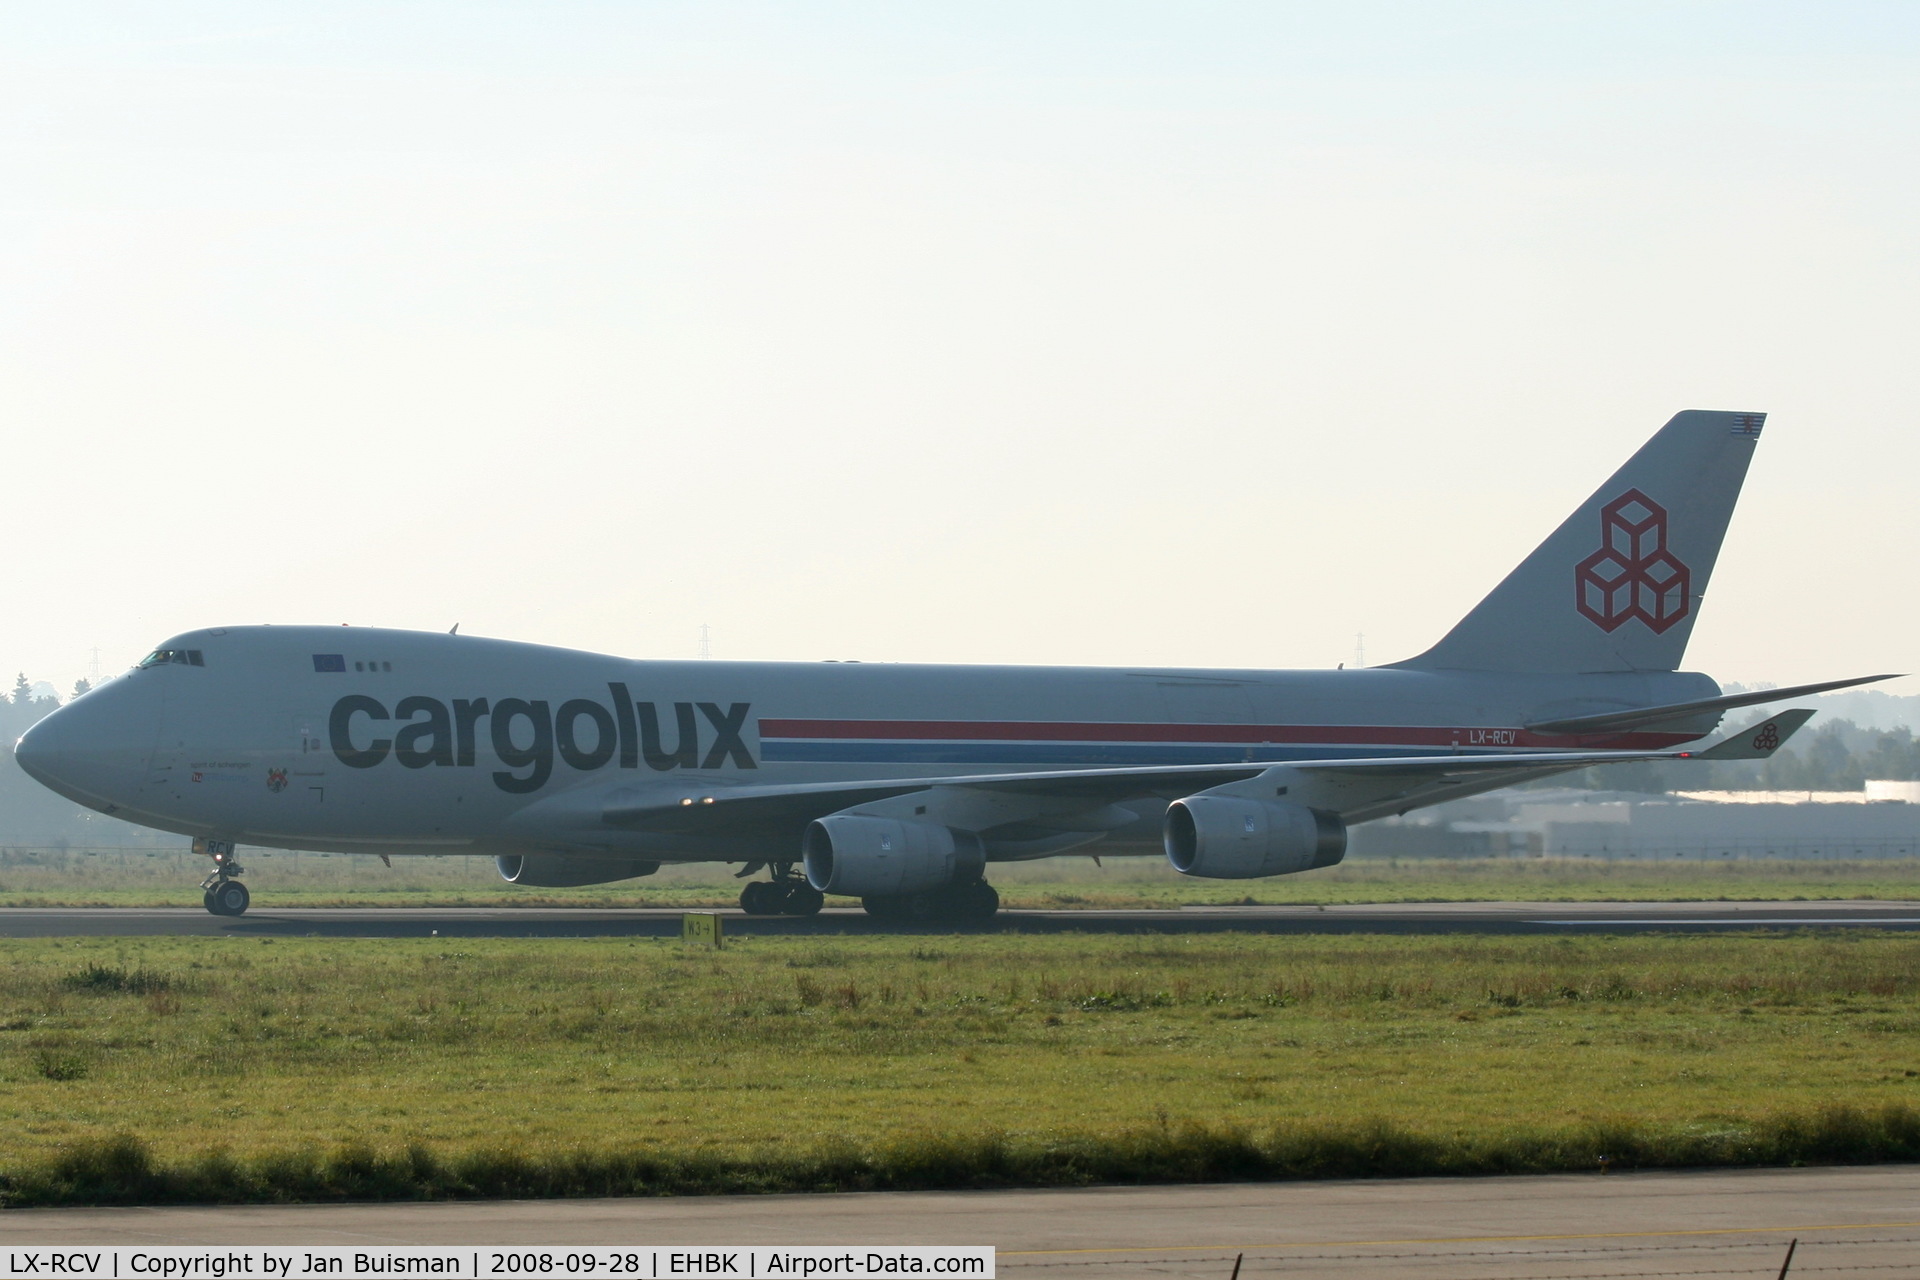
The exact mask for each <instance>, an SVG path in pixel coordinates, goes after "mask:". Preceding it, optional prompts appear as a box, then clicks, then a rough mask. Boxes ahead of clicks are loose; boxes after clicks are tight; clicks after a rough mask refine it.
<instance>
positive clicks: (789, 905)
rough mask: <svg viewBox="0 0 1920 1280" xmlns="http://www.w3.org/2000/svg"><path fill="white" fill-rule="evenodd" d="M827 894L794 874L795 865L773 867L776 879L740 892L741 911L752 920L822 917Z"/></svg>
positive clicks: (786, 863) (787, 863) (777, 864)
mask: <svg viewBox="0 0 1920 1280" xmlns="http://www.w3.org/2000/svg"><path fill="white" fill-rule="evenodd" d="M826 900H827V897H826V895H825V894H823V893H821V892H820V891H819V890H818V889H816V888H814V887H813V886H812V885H810V884H808V883H807V882H806V881H805V880H802V879H801V878H800V877H799V876H797V875H795V874H794V873H793V864H792V863H791V862H776V863H774V864H773V879H771V880H754V881H750V882H749V883H748V884H747V886H746V887H745V888H743V889H742V890H740V909H741V910H742V911H744V912H746V913H747V914H748V915H750V916H811V915H817V914H819V911H820V907H821V905H822V904H824V903H825V902H826Z"/></svg>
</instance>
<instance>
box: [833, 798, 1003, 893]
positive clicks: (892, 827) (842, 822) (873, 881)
mask: <svg viewBox="0 0 1920 1280" xmlns="http://www.w3.org/2000/svg"><path fill="white" fill-rule="evenodd" d="M800 851H801V857H802V858H803V859H804V861H805V863H806V868H807V883H808V884H810V885H812V886H813V887H814V888H816V889H818V890H820V892H822V893H845V894H851V895H853V896H855V897H860V898H890V897H897V896H899V895H901V894H909V893H924V892H926V891H927V890H929V889H939V888H942V887H944V886H946V885H950V884H971V883H973V882H974V881H975V880H978V879H979V878H980V874H981V872H982V871H983V870H984V869H985V868H986V864H987V859H986V851H985V849H984V848H983V847H982V845H981V843H980V837H979V836H977V835H975V834H973V833H972V832H970V831H955V830H953V829H952V828H951V827H943V826H939V825H938V824H936V823H931V822H906V821H902V820H901V819H898V818H874V817H868V816H866V815H864V814H857V813H835V814H829V815H828V816H827V817H824V818H820V819H818V820H816V821H814V822H813V823H811V824H810V825H809V826H808V827H807V834H806V837H805V838H804V839H803V840H802V841H801V844H800Z"/></svg>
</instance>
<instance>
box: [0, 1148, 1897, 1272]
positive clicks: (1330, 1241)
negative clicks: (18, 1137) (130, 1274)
mask: <svg viewBox="0 0 1920 1280" xmlns="http://www.w3.org/2000/svg"><path fill="white" fill-rule="evenodd" d="M0 1236H4V1237H5V1239H6V1241H7V1245H8V1247H9V1248H11V1249H19V1248H23V1247H27V1246H33V1245H83V1244H84V1245H93V1244H100V1245H133V1244H149V1245H198V1244H205V1245H215V1244H218V1245H245V1244H277V1245H355V1244H361V1245H376V1244H416V1245H431V1244H459V1245H467V1246H483V1247H484V1246H487V1245H537V1244H551V1245H618V1244H648V1245H756V1244H761V1245H812V1244H845V1245H869V1244H871V1245H886V1244H903V1245H904V1244H941V1245H963V1244H970V1245H980V1244H991V1245H994V1246H996V1247H997V1248H998V1249H999V1251H1000V1253H999V1262H998V1271H999V1274H1001V1275H1005V1276H1015V1275H1017V1276H1022V1277H1029V1276H1030V1277H1033V1278H1034V1280H1043V1278H1050V1277H1058V1278H1059V1280H1074V1278H1075V1277H1089V1278H1094V1277H1108V1276H1123V1275H1156V1276H1182V1277H1184V1276H1196V1277H1208V1278H1209V1280H1228V1276H1229V1273H1230V1271H1231V1268H1232V1266H1233V1262H1234V1259H1235V1257H1236V1256H1239V1255H1244V1261H1243V1262H1242V1265H1241V1271H1240V1275H1241V1276H1242V1277H1243V1278H1246V1280H1265V1278H1266V1277H1284V1276H1328V1277H1339V1278H1341V1280H1363V1278H1368V1280H1370V1278H1373V1277H1389V1276H1390V1277H1396V1278H1398V1277H1418V1278H1430V1280H1455V1278H1464V1277H1476V1278H1480V1277H1486V1278H1495V1277H1497V1278H1500V1280H1522V1278H1528V1280H1544V1278H1546V1277H1561V1278H1566V1280H1584V1278H1586V1277H1596V1278H1597V1277H1604V1276H1700V1275H1721V1276H1767V1277H1773V1276H1775V1275H1777V1274H1779V1271H1780V1265H1781V1263H1782V1261H1783V1260H1784V1259H1785V1256H1786V1251H1787V1246H1788V1243H1789V1242H1790V1241H1798V1244H1797V1246H1796V1247H1795V1254H1794V1260H1793V1269H1792V1272H1791V1274H1793V1275H1796V1276H1798V1275H1808V1276H1811V1275H1816V1274H1824V1275H1845V1274H1849V1273H1858V1274H1861V1275H1871V1276H1877V1277H1888V1278H1889V1280H1898V1278H1899V1277H1920V1169H1916V1168H1914V1167H1912V1166H1876V1167H1868V1168H1846V1169H1763V1170H1740V1171H1734V1172H1690V1173H1640V1174H1615V1175H1610V1176H1601V1175H1598V1174H1582V1175H1568V1176H1554V1177H1531V1178H1460V1179H1447V1178H1432V1179H1417V1180H1416V1179H1407V1180H1382V1181H1377V1182H1320V1183H1278V1184H1274V1183H1269V1184H1242V1185H1229V1186H1186V1187H1106V1188H1097V1189H1093V1190H1075V1191H974V1192H920V1193H895V1194H859V1195H818V1196H749V1197H742V1196H715V1197H688V1198H681V1199H661V1200H645V1199H635V1200H550V1201H509V1202H505V1203H500V1202H494V1203H457V1204H388V1205H327V1206H266V1207H258V1208H167V1209H34V1210H0Z"/></svg>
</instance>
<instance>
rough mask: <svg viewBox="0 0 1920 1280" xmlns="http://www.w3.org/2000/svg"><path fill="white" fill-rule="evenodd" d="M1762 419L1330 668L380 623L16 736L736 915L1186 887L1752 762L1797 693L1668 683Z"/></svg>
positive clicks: (350, 844)
mask: <svg viewBox="0 0 1920 1280" xmlns="http://www.w3.org/2000/svg"><path fill="white" fill-rule="evenodd" d="M1764 420H1765V415H1763V414H1758V413H1723V412H1705V411H1688V412H1684V413H1681V414H1679V415H1677V416H1676V417H1674V419H1673V420H1672V421H1671V422H1669V423H1667V425H1666V426H1665V427H1664V428H1662V429H1661V431H1660V432H1659V433H1658V434H1656V435H1655V436H1654V437H1653V439H1652V440H1651V441H1649V442H1648V443H1647V444H1646V445H1645V446H1644V447H1642V448H1641V450H1640V451H1639V452H1638V453H1636V454H1635V455H1634V456H1633V457H1632V458H1631V459H1630V460H1629V461H1628V462H1627V464H1626V465H1625V466H1624V467H1622V468H1621V469H1620V470H1619V471H1618V472H1617V473H1615V475H1614V476H1613V477H1612V478H1611V479H1609V480H1608V481H1607V482H1606V483H1605V484H1603V485H1601V486H1600V488H1599V490H1598V491H1596V492H1595V493H1594V494H1593V496H1592V497H1591V498H1589V499H1588V500H1587V501H1586V502H1585V503H1583V504H1582V505H1581V507H1580V508H1579V509H1578V510H1577V511H1575V512H1574V513H1573V514H1572V515H1571V516H1570V517H1568V518H1567V520H1566V522H1565V523H1564V524H1562V525H1561V526H1560V527H1559V528H1558V529H1557V530H1555V531H1554V533H1553V534H1552V535H1551V536H1550V537H1548V539H1547V540H1546V541H1545V542H1543V543H1542V544H1541V545H1540V547H1539V548H1538V549H1537V550H1535V551H1534V552H1533V554H1532V555H1530V556H1528V557H1527V558H1526V560H1525V561H1523V562H1522V563H1521V564H1520V566H1519V567H1518V568H1516V569H1515V570H1514V571H1513V572H1512V573H1511V574H1509V575H1508V576H1507V578H1506V579H1505V580H1504V581H1503V582H1501V583H1500V585H1499V586H1497V587H1495V588H1494V590H1493V592H1492V594H1490V595H1489V596H1487V598H1486V599H1485V600H1483V601H1481V603H1480V604H1479V606H1478V607H1476V608H1475V609H1474V610H1473V611H1472V612H1471V613H1469V614H1468V615H1467V616H1466V617H1465V618H1464V619H1462V620H1461V621H1460V623H1459V624H1458V625H1457V626H1455V627H1454V628H1453V630H1452V631H1450V632H1448V633H1447V635H1446V636H1445V637H1444V638H1442V639H1441V640H1440V642H1439V643H1438V644H1436V645H1434V646H1433V647H1432V648H1430V649H1428V650H1427V651H1426V652H1425V653H1422V654H1420V655H1418V656H1417V657H1412V658H1408V659H1406V660H1405V661H1402V662H1395V663H1390V664H1388V665H1386V666H1382V667H1373V668H1368V669H1364V670H1341V671H1231V670H1183V669H1170V670H1161V669H1134V668H1119V669H1098V668H1083V667H990V666H927V665H906V664H899V665H895V664H862V663H798V662H702V661H689V662H653V661H637V660H632V659H627V658H617V657H608V656H604V655H600V654H594V653H584V652H578V651H574V650H569V649H556V648H549V647H545V646H541V645H532V644H517V643H513V642H510V641H505V640H489V639H482V638H479V637H474V636H462V635H454V634H446V635H443V634H439V633H425V632H415V631H395V630H385V629H377V628H360V627H350V628H344V629H343V628H340V627H308V626H248V627H209V628H207V629H205V630H202V631H190V632H187V633H185V634H183V635H178V636H174V637H173V638H172V639H170V640H167V641H166V642H164V643H163V644H162V645H161V646H160V647H159V648H157V649H155V650H154V651H153V652H152V653H150V654H148V655H147V657H146V658H145V659H144V660H143V661H141V662H140V664H139V665H138V666H137V667H135V668H134V669H133V670H131V671H129V672H127V673H126V674H125V675H122V676H119V677H117V678H115V679H113V680H110V681H108V682H106V683H104V684H102V685H101V686H100V687H98V688H96V689H94V690H93V691H92V692H90V693H87V694H85V695H83V696H82V697H80V698H77V699H75V700H74V701H73V702H72V703H70V704H68V705H67V706H65V707H62V708H60V709H59V710H57V711H55V712H54V713H53V714H52V715H49V716H47V717H46V718H45V719H43V720H42V721H40V723H38V724H36V725H35V726H34V727H33V728H32V729H30V730H28V731H27V733H26V734H25V736H23V737H22V738H21V739H20V741H19V744H18V746H17V747H16V748H15V753H16V758H17V759H18V760H19V762H20V765H21V767H22V768H24V769H25V770H26V771H27V772H28V773H30V774H31V775H32V776H33V777H35V778H37V779H38V780H40V781H41V782H42V783H44V784H46V785H47V786H49V787H51V788H53V789H54V790H55V791H58V792H59V793H60V794H62V795H64V796H68V797H70V798H72V799H73V800H76V801H78V802H79V803H81V804H84V805H87V806H90V807H91V808H94V809H96V810H98V811H100V812H101V813H108V814H112V815H114V816H116V817H120V818H124V819H126V820H128V821H130V822H137V823H141V824H144V825H146V826H150V827H157V828H159V829H161V830H164V831H171V832H177V833H179V834H181V835H185V836H190V837H192V838H193V841H194V845H195V847H196V848H198V849H200V850H202V851H203V852H205V853H207V854H209V855H211V857H212V858H213V870H212V873H211V874H210V875H209V876H208V877H207V879H206V881H205V883H204V884H203V885H202V888H203V889H204V890H205V896H206V906H207V909H208V910H209V911H212V912H215V913H216V914H222V915H238V914H240V913H241V912H243V911H245V910H246V909H247V905H248V901H249V894H248V891H247V888H246V885H245V884H244V883H242V881H241V880H240V878H239V877H240V876H241V874H242V869H241V867H240V865H239V863H238V862H237V861H236V860H235V856H234V854H235V849H236V847H237V846H239V845H242V844H246V845H256V846H269V847H273V848H281V849H316V850H331V851H336V852H347V853H376V854H385V855H388V856H389V857H391V856H398V855H407V854H450V853H479V854H487V855H490V856H492V857H494V858H495V859H496V863H497V866H498V868H499V872H500V874H501V875H502V876H504V877H505V878H506V879H507V880H509V881H511V882H512V883H514V884H522V885H555V886H558V885H586V884H599V883H603V882H609V881H615V880H623V879H628V878H631V877H636V876H646V875H651V874H653V873H654V872H655V871H656V870H658V869H659V867H660V866H661V865H662V864H665V863H675V862H699V861H723V862H732V863H741V864H744V866H743V869H742V871H741V875H742V877H743V878H744V877H746V876H750V875H753V874H754V873H756V872H758V871H761V870H765V871H767V872H768V873H769V878H768V879H765V880H752V881H750V882H749V883H748V884H747V885H746V888H745V890H744V891H743V892H742V894H741V896H740V901H741V906H742V907H743V908H745V909H746V910H747V911H748V912H752V913H757V914H773V913H788V914H795V915H806V914H811V913H812V912H815V911H818V910H819V909H820V907H821V904H822V902H823V901H824V899H825V896H826V895H830V894H831V895H847V896H851V897H857V898H859V899H860V900H861V901H862V902H863V903H864V904H865V907H866V909H867V910H868V911H869V912H871V913H873V914H874V915H876V916H881V917H884V918H890V919H919V920H932V919H944V920H981V919H985V918H987V917H990V916H991V915H992V914H993V913H994V911H995V910H996V909H997V908H998V905H999V898H998V895H997V894H996V893H995V892H994V890H993V888H992V886H991V884H990V883H989V882H988V878H987V873H988V870H989V868H991V867H992V866H993V865H994V864H996V863H1001V862H1010V861H1019V860H1023V859H1029V858H1044V857H1050V856H1053V855H1055V854H1060V853H1065V852H1067V851H1069V850H1072V851H1076V852H1098V853H1109V852H1112V853H1139V852H1149V851H1151V852H1158V853H1164V855H1165V856H1166V858H1167V859H1168V861H1169V862H1171V863H1172V864H1173V867H1174V869H1175V870H1177V871H1179V872H1180V873H1181V874H1183V875H1189V876H1207V877H1218V878H1224V879H1242V878H1251V877H1259V876H1276V875H1286V874H1289V873H1293V872H1300V871H1308V870H1311V869H1313V868H1316V867H1325V866H1330V865H1332V864H1333V863H1336V862H1338V861H1340V859H1341V857H1342V856H1343V855H1344V853H1345V851H1346V845H1347V830H1348V828H1349V827H1351V826H1353V825H1354V824H1355V823H1360V822H1366V821H1369V820H1371V819H1375V818H1381V817H1385V816H1387V815H1389V814H1402V813H1406V812H1408V811H1410V810H1413V809H1418V808H1422V807H1424V806H1427V805H1433V804H1438V803H1440V802H1442V801H1445V800H1452V799H1456V798H1459V797H1461V796H1468V795H1473V794H1475V793H1478V792H1483V791H1490V790H1493V789H1495V788H1499V787H1505V786H1510V785H1513V784H1515V783H1518V782H1524V781H1530V780H1533V779H1536V778H1542V777H1547V776H1549V775H1552V774H1556V773H1562V772H1565V771H1568V770H1573V769H1580V768H1584V767H1586V766H1588V765H1593V764H1602V763H1607V762H1612V761H1623V760H1685V759H1736V758H1741V759H1751V758H1757V757H1763V756H1766V755H1769V754H1771V753H1772V752H1773V751H1775V750H1777V749H1778V747H1779V745H1780V744H1781V743H1782V742H1783V741H1784V740H1785V739H1786V738H1787V736H1788V735H1789V734H1791V733H1792V732H1793V731H1794V730H1795V729H1797V728H1799V727H1800V725H1802V724H1804V723H1805V722H1806V720H1807V718H1808V717H1809V716H1810V715H1812V712H1810V711H1805V710H1794V711H1786V712H1783V713H1781V714H1779V715H1776V716H1774V717H1773V718H1772V719H1769V720H1767V721H1765V722H1764V723H1762V724H1759V725H1756V726H1753V727H1751V728H1749V729H1746V730H1744V731H1742V732H1741V733H1740V734H1738V735H1737V736H1735V737H1733V738H1730V739H1728V740H1726V741H1723V742H1721V743H1719V744H1718V745H1715V746H1712V747H1710V748H1708V749H1706V750H1703V751H1699V752H1694V751H1690V750H1687V749H1685V747H1686V744H1688V743H1691V742H1694V741H1695V740H1697V739H1699V738H1702V737H1704V736H1705V735H1707V734H1708V733H1710V732H1712V731H1713V729H1714V728H1715V727H1716V726H1717V725H1718V723H1719V721H1720V718H1721V716H1722V715H1723V714H1724V713H1725V712H1727V711H1729V710H1731V709H1733V708H1737V707H1745V706H1750V705H1757V704H1760V703H1763V702H1774V701H1778V700H1781V699H1786V698H1791V697H1798V696H1801V695H1805V694H1812V693H1818V692H1821V691H1823V690H1827V689H1839V688H1844V687H1846V686H1849V685H1855V684H1863V683H1866V682H1868V681H1871V680H1880V679H1887V678H1888V677H1885V676H1866V677H1861V678H1858V679H1851V680H1835V681H1830V682H1828V683H1824V684H1813V685H1804V686H1801V687H1798V688H1792V689H1772V690H1768V691H1765V692H1763V693H1748V694H1740V695H1736V696H1723V695H1722V694H1721V692H1720V686H1719V685H1718V684H1717V683H1715V682H1714V681H1713V680H1712V679H1710V678H1708V677H1707V676H1705V675H1700V674H1697V673H1692V672H1682V671H1680V670H1679V667H1680V663H1681V659H1682V656H1683V655H1684V653H1685V651H1686V647H1687V638H1688V636H1689V635H1690V634H1691V632H1692V630H1693V624H1694V622H1695V620H1696V619H1697V618H1698V616H1699V611H1700V601H1701V597H1702V595H1703V594H1704V593H1705V591H1706V587H1707V580H1708V578H1709V576H1710V575H1711V574H1712V572H1713V566H1714V561H1715V559H1716V558H1717V556H1718V555H1719V552H1720V543H1721V539H1722V536H1723V535H1724V534H1725V532H1726V527H1727V522H1728V520H1729V518H1730V517H1731V515H1732V512H1733V506H1734V501H1735V499H1736V498H1737V497H1738V496H1739V492H1740V486H1741V483H1742V481H1743V479H1744V478H1745V476H1746V472H1747V464H1748V461H1749V460H1750V459H1751V458H1752V456H1753V450H1754V445H1755V443H1756V442H1757V441H1758V439H1759V438H1760V432H1761V428H1762V425H1763V423H1764Z"/></svg>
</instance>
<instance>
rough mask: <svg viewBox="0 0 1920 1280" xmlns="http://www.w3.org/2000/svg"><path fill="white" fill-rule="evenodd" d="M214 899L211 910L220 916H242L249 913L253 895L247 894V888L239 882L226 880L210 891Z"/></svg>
mask: <svg viewBox="0 0 1920 1280" xmlns="http://www.w3.org/2000/svg"><path fill="white" fill-rule="evenodd" d="M208 892H209V895H210V896H211V897H212V898H213V905H212V907H210V908H209V909H210V910H211V911H212V912H213V913H214V914H215V915H219V916H242V915H245V914H246V913H247V907H248V905H249V904H250V903H251V902H252V901H253V895H252V894H250V893H248V892H247V886H245V885H244V884H241V883H240V882H239V881H238V880H225V881H222V882H221V883H219V884H217V885H215V886H213V888H212V889H211V890H209V891H208Z"/></svg>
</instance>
